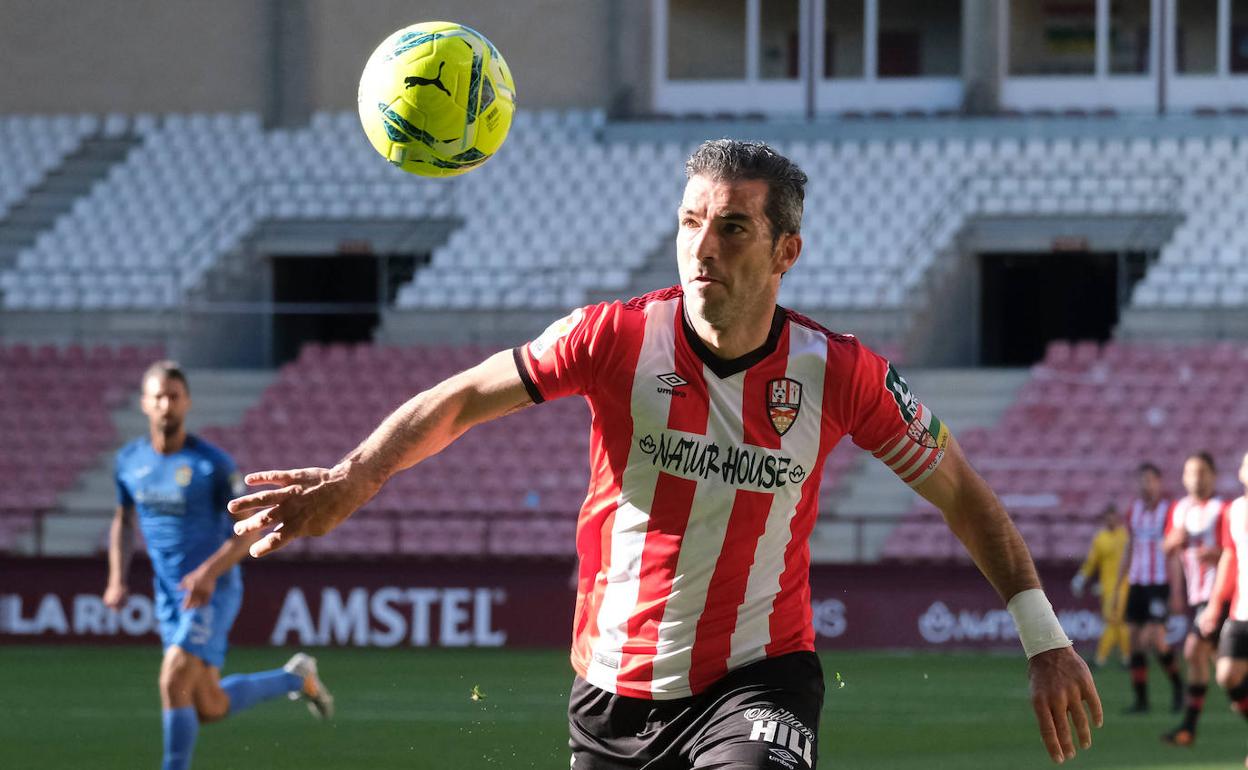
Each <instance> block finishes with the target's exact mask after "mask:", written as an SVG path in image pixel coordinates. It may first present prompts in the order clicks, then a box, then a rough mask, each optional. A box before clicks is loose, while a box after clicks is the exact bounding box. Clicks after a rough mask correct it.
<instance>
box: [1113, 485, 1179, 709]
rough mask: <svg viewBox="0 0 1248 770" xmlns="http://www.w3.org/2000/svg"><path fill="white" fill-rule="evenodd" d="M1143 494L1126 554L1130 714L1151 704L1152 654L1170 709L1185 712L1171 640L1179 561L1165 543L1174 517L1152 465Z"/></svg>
mask: <svg viewBox="0 0 1248 770" xmlns="http://www.w3.org/2000/svg"><path fill="white" fill-rule="evenodd" d="M1137 474H1138V476H1139V484H1140V496H1139V497H1138V498H1136V499H1135V500H1134V501H1133V502H1132V503H1131V507H1130V508H1128V509H1127V551H1126V554H1127V555H1126V558H1125V559H1123V561H1122V571H1121V575H1123V576H1124V577H1125V578H1126V580H1127V585H1128V588H1127V608H1126V618H1127V629H1128V631H1129V635H1130V637H1131V685H1132V688H1133V689H1134V691H1135V702H1134V703H1133V704H1132V705H1131V707H1130V708H1129V709H1127V713H1128V714H1143V713H1146V712H1147V711H1148V709H1149V703H1148V658H1147V653H1148V652H1149V651H1150V650H1151V651H1152V652H1154V653H1155V654H1156V655H1157V660H1158V662H1159V663H1161V667H1162V669H1163V670H1165V672H1166V676H1167V677H1169V678H1170V688H1171V690H1170V694H1171V706H1172V709H1173V710H1174V711H1179V710H1181V709H1182V708H1183V680H1182V678H1181V677H1180V676H1179V666H1178V663H1176V662H1175V660H1174V651H1173V650H1171V649H1170V644H1169V643H1168V642H1167V641H1166V618H1167V617H1169V610H1170V607H1171V606H1172V605H1173V603H1174V602H1173V601H1172V599H1171V596H1172V594H1173V595H1175V596H1177V593H1175V592H1176V591H1177V590H1178V588H1177V580H1178V576H1177V568H1176V566H1175V563H1174V559H1173V558H1170V557H1168V556H1167V555H1166V552H1165V550H1164V548H1163V547H1162V541H1163V539H1164V538H1165V534H1166V523H1167V522H1168V521H1169V518H1170V501H1168V500H1165V499H1163V498H1162V495H1161V470H1160V469H1158V468H1157V466H1156V465H1154V464H1152V463H1143V464H1141V465H1140V467H1139V468H1138V469H1137Z"/></svg>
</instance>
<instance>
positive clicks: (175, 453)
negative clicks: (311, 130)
mask: <svg viewBox="0 0 1248 770" xmlns="http://www.w3.org/2000/svg"><path fill="white" fill-rule="evenodd" d="M141 404H142V408H143V413H144V414H145V415H146V416H147V419H148V435H147V436H146V437H144V438H138V439H135V440H134V441H131V442H130V443H129V444H127V445H126V446H125V447H123V448H122V450H121V451H120V452H118V453H117V466H116V484H117V512H116V516H115V517H114V519H113V526H112V530H111V532H110V537H109V549H108V564H109V571H108V586H107V588H106V589H105V591H104V603H105V604H106V605H107V606H108V607H110V608H112V609H119V608H121V607H122V606H123V605H124V603H125V601H126V596H127V594H128V593H129V586H128V580H127V575H128V574H129V572H130V558H131V555H132V553H133V543H134V524H135V519H136V518H137V519H138V524H139V527H140V529H141V530H142V532H143V539H144V540H145V541H146V544H147V552H148V555H149V556H150V557H151V560H152V572H153V581H152V582H153V593H154V594H155V603H156V614H157V617H158V619H159V620H160V637H161V642H162V644H163V645H164V657H163V659H162V661H161V665H160V700H161V707H162V714H161V724H162V728H163V736H164V759H163V762H162V765H161V767H162V770H185V768H188V767H190V765H191V756H192V755H193V753H194V751H195V741H196V738H197V736H198V733H199V725H200V723H201V722H203V723H207V722H216V721H219V720H221V719H224V718H225V717H227V716H230V715H233V714H237V713H239V712H241V711H243V710H244V709H246V708H248V707H250V706H252V705H254V704H256V703H258V702H260V701H263V700H267V699H269V698H276V697H279V696H284V695H288V696H290V697H292V698H299V697H301V696H302V697H305V698H307V699H308V700H309V706H311V707H312V710H313V714H315V715H317V716H321V717H325V716H328V715H329V713H330V710H331V709H332V706H333V700H332V698H330V696H329V693H328V691H326V690H325V688H324V687H323V686H322V685H321V683H320V679H319V678H318V677H317V672H316V661H315V659H313V658H311V657H309V656H308V655H305V654H303V653H298V654H296V655H295V656H294V657H292V658H291V659H290V660H289V661H288V662H287V664H286V665H285V666H284V667H282V668H277V669H273V670H271V671H258V672H255V673H251V674H232V675H230V676H227V677H226V678H225V679H221V668H222V667H223V666H224V665H225V653H226V649H227V646H228V637H229V633H230V627H231V626H232V625H233V624H234V619H235V617H236V616H237V615H238V610H239V607H240V606H241V605H242V602H243V580H242V574H241V571H240V570H239V567H238V562H239V560H241V559H242V558H243V556H245V555H246V554H247V548H248V546H250V545H251V544H252V543H253V542H255V537H254V536H253V535H245V536H242V537H234V536H233V533H231V531H230V518H229V515H228V514H227V513H226V511H225V504H226V501H227V500H229V498H230V495H231V494H233V493H234V491H235V488H236V487H235V485H236V484H237V485H238V487H239V488H241V484H238V482H239V481H240V479H239V478H238V474H237V472H236V471H235V469H234V462H233V461H232V460H231V459H230V458H229V456H228V455H226V454H225V452H223V451H221V450H220V449H218V448H217V447H215V446H213V445H212V444H209V443H208V442H206V441H204V440H203V439H201V438H199V437H198V436H196V435H194V434H190V433H187V430H186V415H187V412H189V411H190V408H191V393H190V388H189V386H188V385H187V381H186V375H185V374H183V372H182V370H181V368H179V367H178V365H177V364H176V363H174V362H172V361H158V362H156V363H154V364H152V365H151V366H150V367H148V369H147V371H146V372H145V373H144V374H143V381H142V399H141Z"/></svg>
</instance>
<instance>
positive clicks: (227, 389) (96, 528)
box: [43, 369, 277, 555]
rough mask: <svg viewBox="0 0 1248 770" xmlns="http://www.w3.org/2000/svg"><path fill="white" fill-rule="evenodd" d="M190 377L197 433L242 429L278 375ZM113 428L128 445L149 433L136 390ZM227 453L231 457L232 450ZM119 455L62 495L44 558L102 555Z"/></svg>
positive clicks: (205, 373)
mask: <svg viewBox="0 0 1248 770" xmlns="http://www.w3.org/2000/svg"><path fill="white" fill-rule="evenodd" d="M187 376H188V377H189V378H190V381H191V400H192V401H191V412H190V415H189V418H188V427H189V428H190V430H191V431H192V432H194V431H195V430H196V428H197V427H199V426H208V425H213V426H219V425H237V424H238V423H239V422H240V421H241V420H242V418H243V414H244V413H245V412H246V411H247V409H248V407H250V406H251V405H252V404H255V403H257V402H258V401H259V400H260V395H261V394H262V393H263V392H264V390H265V388H267V387H268V386H269V385H270V384H271V383H272V382H273V380H274V379H275V378H276V377H277V373H276V372H274V371H247V370H234V369H222V370H211V369H201V370H197V371H190V372H188V373H187ZM113 424H114V425H116V426H117V432H118V434H119V436H121V440H122V442H123V443H124V442H127V441H130V440H131V439H132V438H135V437H137V436H142V435H145V434H146V433H147V418H146V417H145V416H144V415H143V413H142V412H141V411H140V410H139V405H138V388H137V387H136V388H135V400H134V401H133V402H131V403H130V404H129V405H127V406H126V407H125V408H123V409H119V410H117V411H116V412H114V413H113ZM223 448H224V449H225V450H226V451H229V447H223ZM114 451H115V450H114ZM114 451H109V452H107V453H105V454H104V455H103V456H101V457H100V458H99V460H98V461H97V462H96V464H95V467H93V468H91V469H90V470H88V471H86V472H85V473H83V474H82V476H80V477H79V479H78V483H77V484H76V485H75V487H74V489H72V490H70V491H68V492H65V493H64V494H62V495H61V497H60V499H59V500H58V510H57V512H56V513H55V514H53V515H51V516H49V517H48V518H47V519H46V520H45V523H44V535H43V536H44V553H45V554H47V555H89V554H93V553H97V552H98V551H99V549H100V546H101V543H103V542H104V539H103V538H104V533H105V532H107V531H108V525H109V522H110V521H111V519H112V515H113V509H114V507H115V504H116V503H115V501H116V493H115V491H114V486H113V458H114Z"/></svg>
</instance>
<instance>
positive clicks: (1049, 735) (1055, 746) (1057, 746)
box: [1033, 701, 1065, 765]
mask: <svg viewBox="0 0 1248 770" xmlns="http://www.w3.org/2000/svg"><path fill="white" fill-rule="evenodd" d="M1033 705H1034V707H1035V711H1036V723H1037V724H1039V725H1040V739H1041V740H1043V741H1044V748H1045V749H1046V750H1047V751H1048V752H1049V757H1051V758H1052V760H1053V761H1054V762H1056V763H1057V764H1059V765H1060V764H1061V763H1062V762H1063V761H1065V754H1064V753H1063V751H1062V745H1061V743H1060V742H1059V741H1058V740H1057V728H1056V727H1054V726H1053V712H1052V711H1050V710H1049V706H1048V704H1047V703H1044V702H1043V701H1036V702H1035V703H1034V704H1033Z"/></svg>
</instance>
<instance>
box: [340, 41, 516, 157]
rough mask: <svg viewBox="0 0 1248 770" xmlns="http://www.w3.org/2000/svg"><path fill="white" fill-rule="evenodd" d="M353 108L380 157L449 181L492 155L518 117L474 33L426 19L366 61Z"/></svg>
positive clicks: (507, 73)
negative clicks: (358, 112)
mask: <svg viewBox="0 0 1248 770" xmlns="http://www.w3.org/2000/svg"><path fill="white" fill-rule="evenodd" d="M359 109H360V122H361V123H362V124H363V126H364V133H365V134H367V135H368V141H369V142H371V143H372V145H373V148H374V149H376V150H377V152H379V153H381V156H382V157H383V158H385V159H386V160H388V161H390V162H391V163H393V164H394V165H396V166H398V167H399V168H401V169H403V170H404V171H410V172H411V173H413V174H419V175H421V176H433V177H440V176H455V175H457V174H462V173H464V172H465V171H469V170H471V169H474V168H476V167H477V166H480V165H481V164H482V163H484V162H485V161H487V160H489V158H490V156H491V155H493V154H494V153H495V152H498V148H499V147H501V146H502V144H503V140H504V139H506V138H507V131H508V130H509V129H510V128H511V118H512V115H513V114H514V113H515V111H516V86H515V82H514V81H513V80H512V78H511V70H510V69H508V68H507V62H505V61H503V57H502V55H501V54H499V52H498V49H497V48H495V47H494V45H493V44H492V43H490V41H489V40H487V39H486V38H485V36H484V35H482V34H481V33H480V32H477V31H476V30H474V29H472V28H470V27H465V26H464V25H462V24H456V23H454V22H449V21H429V22H423V23H420V24H413V25H412V26H410V27H404V28H403V29H401V30H399V31H398V32H395V33H394V34H393V35H390V36H389V37H387V38H386V39H385V40H383V41H382V43H381V45H379V46H377V50H375V51H373V54H372V56H370V57H368V63H367V64H366V65H365V66H364V73H363V74H362V75H361V76H360V91H359Z"/></svg>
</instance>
